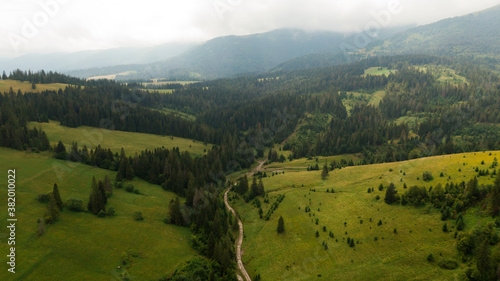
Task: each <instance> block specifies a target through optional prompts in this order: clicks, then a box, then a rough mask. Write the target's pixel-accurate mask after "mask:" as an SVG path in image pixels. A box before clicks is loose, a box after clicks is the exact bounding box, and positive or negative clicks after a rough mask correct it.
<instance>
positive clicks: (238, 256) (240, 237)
mask: <svg viewBox="0 0 500 281" xmlns="http://www.w3.org/2000/svg"><path fill="white" fill-rule="evenodd" d="M266 161H267V158H266V159H264V160H262V161H261V162H260V163H259V165H258V166H257V167H255V169H253V171H251V172H249V173H247V175H249V174H250V175H251V174H253V173H255V172H258V171H260V170H261V169H262V166H263V165H264V163H266ZM232 187H233V185H232V184H230V186H229V188H228V189H227V190H226V192H225V193H224V204H226V207H227V209H228V210H229V211H230V212H231V213H233V216H234V217H235V218H236V220H237V221H238V226H239V234H238V239H236V261H237V262H238V269H239V270H240V272H241V274H242V275H243V278H242V277H241V276H239V275H238V276H237V277H238V280H244V281H252V279H251V278H250V275H248V272H247V270H246V269H245V266H244V265H243V261H242V260H241V245H242V244H243V223H241V220H240V219H239V218H238V217H237V216H236V212H235V211H234V209H233V208H232V207H231V205H229V202H228V201H227V194H228V193H229V190H231V188H232Z"/></svg>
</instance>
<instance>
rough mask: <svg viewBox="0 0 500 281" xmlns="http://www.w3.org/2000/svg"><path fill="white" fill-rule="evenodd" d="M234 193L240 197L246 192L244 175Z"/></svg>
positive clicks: (246, 185)
mask: <svg viewBox="0 0 500 281" xmlns="http://www.w3.org/2000/svg"><path fill="white" fill-rule="evenodd" d="M236 191H237V192H238V193H239V194H241V195H243V194H245V193H246V192H247V191H248V178H247V176H246V175H245V176H243V177H242V178H241V179H240V180H239V183H238V187H237V190H236Z"/></svg>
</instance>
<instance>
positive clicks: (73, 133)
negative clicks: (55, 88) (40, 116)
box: [29, 121, 211, 155]
mask: <svg viewBox="0 0 500 281" xmlns="http://www.w3.org/2000/svg"><path fill="white" fill-rule="evenodd" d="M29 127H30V128H33V127H36V128H40V127H41V128H42V129H43V130H44V131H45V133H46V134H47V137H48V138H49V141H50V143H51V144H52V145H54V144H57V142H59V140H60V141H62V142H63V143H64V145H65V146H66V149H69V148H70V147H71V143H73V141H76V142H78V146H80V147H83V145H87V147H88V148H89V149H90V148H95V147H97V146H98V145H101V147H105V148H110V149H111V151H113V152H120V150H121V148H122V147H123V149H125V152H126V153H127V155H133V154H134V153H136V152H138V153H139V152H141V151H143V150H146V149H154V148H156V147H162V146H163V147H165V148H168V149H171V148H173V147H178V148H179V150H180V151H189V152H190V153H192V154H195V155H201V154H203V153H204V152H205V150H207V151H208V150H209V149H210V148H211V145H205V144H204V143H203V142H200V141H193V140H191V139H185V138H179V137H171V136H159V135H153V134H143V133H133V132H123V131H112V130H106V129H100V128H94V127H87V126H81V127H78V128H69V127H65V126H61V125H60V124H59V122H57V121H49V123H38V122H30V123H29Z"/></svg>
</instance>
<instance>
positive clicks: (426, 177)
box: [422, 171, 434, 181]
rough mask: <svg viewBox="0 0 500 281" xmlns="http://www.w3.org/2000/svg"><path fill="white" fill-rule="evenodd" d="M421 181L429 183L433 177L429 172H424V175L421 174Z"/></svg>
mask: <svg viewBox="0 0 500 281" xmlns="http://www.w3.org/2000/svg"><path fill="white" fill-rule="evenodd" d="M422 179H423V180H424V181H431V180H433V179H434V177H433V176H432V173H431V172H429V171H426V172H424V173H423V174H422Z"/></svg>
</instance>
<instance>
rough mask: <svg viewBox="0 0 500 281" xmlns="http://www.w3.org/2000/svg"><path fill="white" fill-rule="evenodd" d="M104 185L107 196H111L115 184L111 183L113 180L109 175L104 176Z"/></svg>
mask: <svg viewBox="0 0 500 281" xmlns="http://www.w3.org/2000/svg"><path fill="white" fill-rule="evenodd" d="M103 187H104V193H105V195H106V197H109V196H111V194H113V185H112V184H111V180H110V179H109V177H108V175H106V176H105V177H104V181H103Z"/></svg>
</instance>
